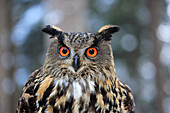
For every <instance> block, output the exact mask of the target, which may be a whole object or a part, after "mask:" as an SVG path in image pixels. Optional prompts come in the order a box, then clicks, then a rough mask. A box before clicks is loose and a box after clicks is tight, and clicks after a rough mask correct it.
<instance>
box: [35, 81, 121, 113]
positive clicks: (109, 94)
mask: <svg viewBox="0 0 170 113" xmlns="http://www.w3.org/2000/svg"><path fill="white" fill-rule="evenodd" d="M50 85H52V86H50ZM50 85H49V87H51V88H50V89H51V90H49V91H47V90H48V89H49V87H48V88H47V89H46V90H44V93H43V95H47V97H46V99H45V101H46V102H45V103H44V105H42V104H41V105H40V101H41V100H42V99H40V101H38V99H37V102H36V103H37V106H39V111H41V110H43V109H44V110H45V111H48V112H50V111H51V112H59V111H62V112H70V111H72V112H75V113H77V112H106V111H114V110H116V111H117V110H118V111H121V106H122V105H123V103H122V102H121V99H122V97H121V95H120V94H119V93H117V92H114V91H112V90H110V91H106V90H105V89H104V87H99V85H98V84H96V83H94V81H90V80H80V81H69V82H68V81H65V80H62V79H60V80H55V82H54V81H53V83H51V84H50ZM40 87H41V86H40ZM115 91H116V90H115ZM47 92H48V94H46V93H47ZM37 96H39V94H38V93H37Z"/></svg>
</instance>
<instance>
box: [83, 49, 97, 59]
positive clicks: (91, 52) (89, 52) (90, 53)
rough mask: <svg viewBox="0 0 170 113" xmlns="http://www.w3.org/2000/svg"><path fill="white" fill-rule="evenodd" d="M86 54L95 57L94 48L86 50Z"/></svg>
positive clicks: (95, 51)
mask: <svg viewBox="0 0 170 113" xmlns="http://www.w3.org/2000/svg"><path fill="white" fill-rule="evenodd" d="M86 54H87V56H89V57H95V56H96V55H97V49H96V48H94V47H92V48H89V49H87V51H86Z"/></svg>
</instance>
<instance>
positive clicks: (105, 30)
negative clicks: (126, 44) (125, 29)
mask: <svg viewBox="0 0 170 113" xmlns="http://www.w3.org/2000/svg"><path fill="white" fill-rule="evenodd" d="M119 30H120V28H119V27H118V26H116V25H105V26H103V27H101V28H100V29H99V31H98V35H102V37H103V39H104V40H106V41H110V40H111V37H112V34H114V33H116V32H118V31H119Z"/></svg>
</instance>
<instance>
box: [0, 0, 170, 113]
mask: <svg viewBox="0 0 170 113" xmlns="http://www.w3.org/2000/svg"><path fill="white" fill-rule="evenodd" d="M48 24H50V25H56V26H59V27H60V28H62V29H63V30H64V31H68V32H71V31H83V32H84V31H85V32H92V33H95V32H97V31H98V29H99V28H100V27H101V26H103V25H106V24H113V25H119V26H120V27H121V31H120V32H119V33H116V34H114V36H113V37H114V38H112V43H111V44H112V48H113V53H114V57H115V63H116V69H117V70H116V71H117V75H118V77H119V78H120V79H121V81H123V82H124V83H126V84H128V85H129V86H130V87H131V88H132V91H133V94H134V96H135V103H136V113H170V0H48V1H47V0H0V113H14V112H15V109H16V105H17V100H18V98H19V96H20V94H21V92H22V88H23V86H24V84H25V83H26V81H27V78H28V77H29V75H30V74H31V73H32V72H33V71H34V70H35V69H37V68H39V67H40V66H42V64H43V62H44V58H45V53H46V51H47V48H48V46H49V44H50V39H49V38H48V36H47V35H44V34H43V33H42V32H41V29H42V28H43V27H44V26H45V25H48Z"/></svg>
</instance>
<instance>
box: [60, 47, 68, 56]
mask: <svg viewBox="0 0 170 113" xmlns="http://www.w3.org/2000/svg"><path fill="white" fill-rule="evenodd" d="M69 53H70V51H69V49H68V48H66V47H61V48H60V55H61V56H63V57H65V56H67V55H69Z"/></svg>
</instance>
